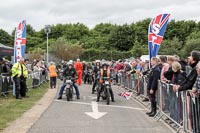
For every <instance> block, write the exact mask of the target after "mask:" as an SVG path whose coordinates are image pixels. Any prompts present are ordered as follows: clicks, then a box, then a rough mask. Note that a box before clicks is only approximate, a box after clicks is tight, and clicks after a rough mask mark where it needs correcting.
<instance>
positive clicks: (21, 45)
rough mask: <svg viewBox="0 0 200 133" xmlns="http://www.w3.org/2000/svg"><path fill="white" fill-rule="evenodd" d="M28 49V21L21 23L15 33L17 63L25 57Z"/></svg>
mask: <svg viewBox="0 0 200 133" xmlns="http://www.w3.org/2000/svg"><path fill="white" fill-rule="evenodd" d="M25 48H26V20H23V21H22V22H20V23H19V24H18V26H17V28H16V31H15V47H14V58H15V62H17V61H18V60H19V59H20V58H21V57H24V56H25Z"/></svg>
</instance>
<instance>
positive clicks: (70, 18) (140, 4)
mask: <svg viewBox="0 0 200 133" xmlns="http://www.w3.org/2000/svg"><path fill="white" fill-rule="evenodd" d="M198 9H200V1H199V0H190V1H188V0H174V1H161V0H139V1H138V0H137V1H136V0H123V1H122V0H17V1H16V0H6V2H4V3H3V2H2V3H1V5H0V28H2V29H4V30H6V31H7V32H9V33H11V32H12V30H13V29H14V27H15V26H16V25H17V23H19V21H20V20H22V19H26V20H27V23H28V24H31V25H32V26H33V28H34V29H36V30H37V31H38V30H40V29H41V28H43V27H44V25H46V24H57V23H77V22H80V23H84V24H86V25H87V26H89V27H90V28H91V27H93V26H94V25H96V24H98V23H101V22H111V23H117V24H124V23H132V22H137V21H139V20H143V19H145V18H152V17H154V16H155V15H157V14H159V13H171V17H170V18H171V19H175V20H189V19H192V20H196V21H199V20H200V14H199V11H198Z"/></svg>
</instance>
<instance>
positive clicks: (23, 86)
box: [20, 78, 27, 97]
mask: <svg viewBox="0 0 200 133" xmlns="http://www.w3.org/2000/svg"><path fill="white" fill-rule="evenodd" d="M26 92H27V85H26V79H25V78H24V79H21V81H20V95H21V96H22V97H25V96H26Z"/></svg>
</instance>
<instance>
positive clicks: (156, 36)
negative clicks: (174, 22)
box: [148, 14, 170, 60]
mask: <svg viewBox="0 0 200 133" xmlns="http://www.w3.org/2000/svg"><path fill="white" fill-rule="evenodd" d="M169 16H170V14H160V15H158V16H156V17H155V18H153V19H152V20H151V22H150V24H149V31H148V45H149V46H148V48H149V58H150V60H151V58H152V57H156V55H157V54H158V50H159V48H160V44H161V43H162V40H163V36H164V33H165V30H166V27H167V24H168V20H169Z"/></svg>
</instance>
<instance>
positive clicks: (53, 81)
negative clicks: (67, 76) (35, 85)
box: [50, 77, 56, 89]
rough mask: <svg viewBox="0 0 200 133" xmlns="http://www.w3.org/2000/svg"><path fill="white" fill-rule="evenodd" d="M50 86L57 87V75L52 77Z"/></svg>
mask: <svg viewBox="0 0 200 133" xmlns="http://www.w3.org/2000/svg"><path fill="white" fill-rule="evenodd" d="M50 87H51V89H53V87H54V88H56V77H50Z"/></svg>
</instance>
